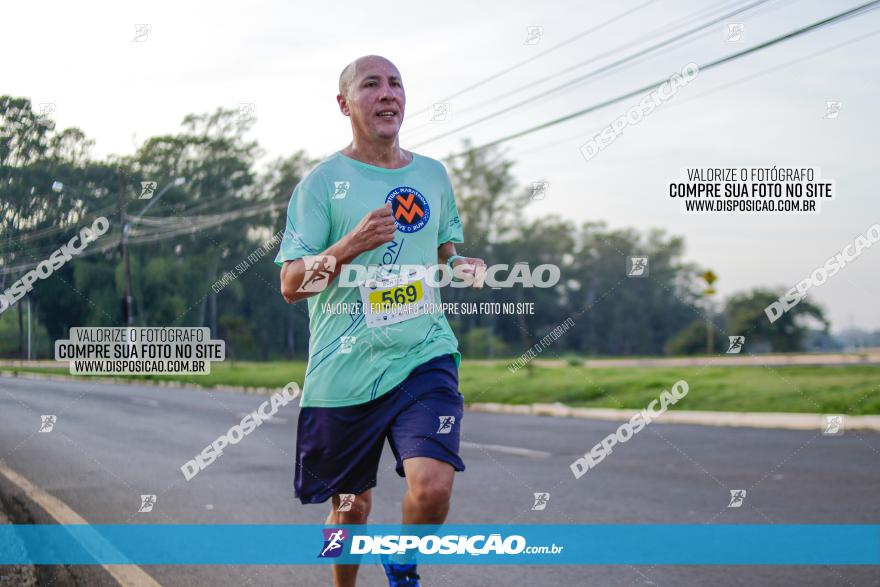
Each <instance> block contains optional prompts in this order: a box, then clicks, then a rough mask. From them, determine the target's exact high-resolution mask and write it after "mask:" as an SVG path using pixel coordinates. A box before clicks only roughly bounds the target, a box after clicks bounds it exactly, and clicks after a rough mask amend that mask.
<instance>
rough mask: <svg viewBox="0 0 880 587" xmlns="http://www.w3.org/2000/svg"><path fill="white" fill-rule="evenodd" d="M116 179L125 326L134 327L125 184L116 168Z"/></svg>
mask: <svg viewBox="0 0 880 587" xmlns="http://www.w3.org/2000/svg"><path fill="white" fill-rule="evenodd" d="M116 177H117V179H118V183H119V225H120V226H121V227H122V236H120V245H121V246H122V264H123V266H124V273H125V275H124V280H125V301H124V303H123V312H124V314H125V316H124V318H125V325H126V326H133V325H134V315H133V313H132V308H131V267H130V266H129V262H128V230H127V229H128V225H127V224H126V223H125V209H124V207H123V198H124V197H125V196H124V192H125V189H124V184H123V181H122V170H121V169H120V168H118V167H117V168H116Z"/></svg>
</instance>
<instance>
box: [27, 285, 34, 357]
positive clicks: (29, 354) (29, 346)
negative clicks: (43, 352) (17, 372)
mask: <svg viewBox="0 0 880 587" xmlns="http://www.w3.org/2000/svg"><path fill="white" fill-rule="evenodd" d="M27 306H28V354H27V358H28V361H30V360H31V358H32V356H33V355H31V298H30V296H28V299H27Z"/></svg>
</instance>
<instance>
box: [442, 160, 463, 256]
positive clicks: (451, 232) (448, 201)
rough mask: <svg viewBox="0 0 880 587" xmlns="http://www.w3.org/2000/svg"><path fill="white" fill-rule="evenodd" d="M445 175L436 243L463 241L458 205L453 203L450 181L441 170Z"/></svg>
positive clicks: (444, 172)
mask: <svg viewBox="0 0 880 587" xmlns="http://www.w3.org/2000/svg"><path fill="white" fill-rule="evenodd" d="M443 174H444V176H445V177H446V190H444V192H443V204H442V206H441V210H440V231H439V235H438V237H439V238H438V241H439V242H438V244H439V245H443V244H446V243H463V242H464V234H463V233H462V231H461V220H460V219H459V217H458V207H457V206H456V205H455V195H454V194H453V192H452V183H451V182H450V181H449V176H448V175H447V174H446V170H445V169H444V170H443Z"/></svg>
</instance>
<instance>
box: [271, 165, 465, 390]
mask: <svg viewBox="0 0 880 587" xmlns="http://www.w3.org/2000/svg"><path fill="white" fill-rule="evenodd" d="M386 201H391V202H392V203H393V206H394V209H395V212H394V214H395V218H396V222H397V230H396V231H395V233H394V240H393V241H392V242H390V243H387V244H385V245H381V246H379V247H378V248H376V249H373V250H372V251H367V252H365V253H362V254H361V255H359V256H358V257H356V258H355V259H354V260H353V261H352V264H360V265H364V266H370V265H374V266H386V267H387V266H389V265H423V266H432V265H436V264H437V263H438V260H437V248H438V247H439V246H440V245H442V244H444V243H447V242H454V243H460V242H463V239H462V230H461V222H460V221H459V218H458V210H457V208H456V205H455V198H454V196H453V193H452V185H451V184H450V182H449V176H448V175H447V173H446V169H445V168H444V167H443V164H442V163H440V162H439V161H437V160H435V159H431V158H429V157H423V156H421V155H418V154H416V153H413V159H412V161H411V162H410V163H409V164H408V165H406V166H404V167H401V168H399V169H386V168H384V167H377V166H374V165H369V164H367V163H363V162H361V161H357V160H355V159H352V158H350V157H347V156H345V155H343V154H341V153H339V152H337V153H334V154H333V155H331V156H330V157H328V158H327V159H325V160H324V161H322V162H321V163H320V164H319V165H318V166H317V167H315V169H313V170H312V171H311V172H310V173H309V174H308V175H307V176H306V177H305V178H303V180H302V181H301V182H300V183H299V184H298V185H297V186H296V188H295V189H294V190H293V195H292V196H291V198H290V204H289V205H288V208H287V226H286V229H285V231H284V237H283V239H282V241H281V247H280V250H279V251H278V255H277V256H276V257H275V263H276V264H278V265H279V266H280V265H283V264H284V261H290V260H293V259H299V258H302V257H306V256H311V255H319V254H320V253H322V252H323V251H324V250H326V249H327V247H329V246H330V245H332V244H334V243H336V242H337V241H339V240H340V239H341V238H342V237H343V236H345V235H346V234H348V233H349V232H351V231H352V230H353V229H354V227H355V226H357V224H358V223H359V222H360V221H361V219H362V218H363V217H364V216H365V215H367V214H368V213H369V212H371V211H373V210H375V209H376V208H379V207H381V206H383V205H385V202H386ZM307 278H308V277H307ZM432 290H433V292H434V303H435V304H439V303H440V292H439V289H438V288H432ZM307 301H308V308H309V321H310V325H309V329H310V334H311V338H310V341H309V363H308V367H307V368H306V376H305V381H304V383H303V395H302V398H301V400H300V405H301V406H303V407H339V406H350V405H356V404H361V403H364V402H368V401H370V400H372V399H375V398H377V397H379V396H381V395H382V394H384V393H386V392H388V391H390V390H391V389H393V388H394V387H395V386H397V385H398V384H399V383H401V382H402V381H403V380H404V379H406V377H407V376H408V375H409V373H410V372H411V371H412V370H413V369H415V368H416V367H418V366H419V365H421V364H422V363H424V362H426V361H429V360H430V359H433V358H435V357H439V356H441V355H446V354H452V355H453V356H454V357H455V361H456V364H460V363H461V355H460V354H459V352H458V341H457V340H456V339H455V335H454V334H453V333H452V329H451V328H450V327H449V323H448V322H447V321H446V316H445V315H444V314H443V313H442V312H431V313H425V314H421V315H417V316H415V317H412V318H410V319H408V320H405V321H403V322H399V323H396V324H392V325H389V326H376V327H368V326H367V324H366V320H365V316H364V312H363V309H362V306H361V307H359V306H357V304H358V302H360V301H361V294H360V291H359V289H358V288H357V287H340V286H339V279H336V280H334V281H333V282H332V283H330V284H329V285H327V287H326V289H324V290H323V291H322V292H320V293H318V294H316V295H313V296H311V297H310V298H308V300H307ZM328 308H335V309H337V310H338V309H339V308H345V309H346V311H347V312H348V313H337V312H334V311H330V312H328V311H327V309H328Z"/></svg>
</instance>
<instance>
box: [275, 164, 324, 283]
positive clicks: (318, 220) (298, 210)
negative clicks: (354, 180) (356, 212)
mask: <svg viewBox="0 0 880 587" xmlns="http://www.w3.org/2000/svg"><path fill="white" fill-rule="evenodd" d="M316 187H318V189H317V190H316V189H315V188H316ZM323 191H324V190H321V189H320V188H319V184H318V185H316V182H309V181H307V180H306V179H304V180H303V181H301V182H299V183H298V184H297V186H296V188H294V190H293V195H291V196H290V203H289V204H288V205H287V224H286V226H285V228H284V236H283V237H282V239H281V247H280V248H279V249H278V255H276V256H275V264H276V265H279V266H282V265H284V262H285V261H293V260H295V259H301V258H302V257H305V256H308V255H317V254H320V253H321V252H322V251H324V250H325V249H326V248H327V247H328V246H330V243H329V242H328V241H329V240H330V210H329V207H328V202H327V194H326V193H323Z"/></svg>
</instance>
